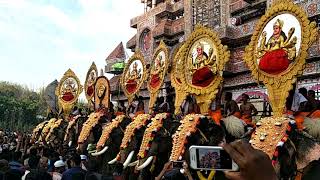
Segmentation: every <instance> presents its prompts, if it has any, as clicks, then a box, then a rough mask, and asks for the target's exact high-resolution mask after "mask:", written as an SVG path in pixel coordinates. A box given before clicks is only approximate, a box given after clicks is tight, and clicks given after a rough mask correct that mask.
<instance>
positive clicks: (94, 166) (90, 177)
mask: <svg viewBox="0 0 320 180" xmlns="http://www.w3.org/2000/svg"><path fill="white" fill-rule="evenodd" d="M98 170H99V164H98V161H97V160H93V159H91V160H90V161H89V162H88V172H87V174H86V178H85V179H86V180H102V174H99V173H98Z"/></svg>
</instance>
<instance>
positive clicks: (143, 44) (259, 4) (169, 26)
mask: <svg viewBox="0 0 320 180" xmlns="http://www.w3.org/2000/svg"><path fill="white" fill-rule="evenodd" d="M137 3H139V2H138V1H137ZM140 3H143V4H144V7H145V10H144V12H143V14H141V15H138V16H137V17H133V18H132V19H131V21H130V26H131V28H135V29H136V30H137V33H136V34H135V35H134V36H133V37H132V38H131V39H130V40H129V41H128V42H127V44H126V48H128V49H130V50H131V51H133V52H134V51H136V50H137V49H139V50H140V51H141V52H142V53H143V55H144V58H145V61H146V62H147V64H150V61H151V58H152V54H153V52H154V50H155V49H156V48H157V46H158V44H159V42H160V40H164V42H165V43H166V44H167V45H168V47H169V48H170V51H171V53H170V54H171V56H170V59H172V58H173V57H172V54H173V52H174V51H175V50H176V49H177V48H179V45H180V44H181V43H182V42H183V41H184V40H186V39H187V38H188V36H189V35H190V34H191V33H192V31H193V29H194V27H195V25H196V24H201V25H204V26H206V27H209V28H211V29H212V30H214V31H216V32H217V33H218V34H219V36H220V39H221V41H222V44H224V45H227V46H228V47H229V50H230V51H231V57H230V61H229V62H228V64H227V65H226V67H225V71H224V73H223V76H224V84H223V87H224V91H229V92H233V96H234V97H233V98H234V99H235V100H240V96H241V94H242V93H247V94H248V95H249V96H250V97H251V99H252V100H251V101H252V102H253V103H254V104H255V105H256V107H257V108H258V110H259V112H260V113H262V112H263V111H266V107H267V106H268V95H267V91H266V88H265V87H264V85H263V84H262V83H258V82H256V81H255V80H254V79H253V78H252V76H251V73H250V71H249V70H248V68H247V66H246V64H245V62H244V61H243V55H244V49H245V47H246V45H247V44H248V43H249V42H250V38H251V35H252V33H253V31H254V28H255V25H256V23H257V22H258V20H259V18H260V17H261V16H262V15H264V14H265V11H266V10H267V8H268V7H269V6H270V5H271V3H272V0H140ZM295 3H297V4H299V5H300V6H302V7H303V8H304V9H305V11H306V12H307V14H308V16H309V19H310V20H312V21H316V23H317V25H318V26H320V0H295ZM319 34H320V33H319ZM319 57H320V37H318V40H317V42H315V43H314V44H313V45H312V47H311V48H310V49H309V57H308V59H307V65H306V67H305V69H304V72H303V75H302V76H301V77H299V79H298V83H297V84H298V87H306V88H307V89H313V90H315V91H316V92H317V97H318V98H320V76H319V73H320V58H319ZM107 59H110V58H107ZM108 61H109V60H108ZM169 69H170V67H169ZM169 72H170V70H169ZM168 79H169V76H168V77H167V82H166V83H165V85H164V87H163V88H164V90H163V92H161V93H160V95H162V96H165V95H166V93H167V91H166V90H165V89H168V88H169V89H170V88H171V87H170V82H169V80H168ZM111 84H112V85H111V87H112V96H113V98H112V99H113V100H117V99H118V100H125V97H124V95H123V93H122V91H121V89H120V86H119V75H117V76H115V77H114V78H112V79H111ZM170 92H174V91H171V90H170ZM140 95H141V96H143V97H144V98H145V99H146V101H147V99H148V91H147V89H146V86H145V85H144V86H143V87H142V88H141V91H140ZM115 97H117V98H115Z"/></svg>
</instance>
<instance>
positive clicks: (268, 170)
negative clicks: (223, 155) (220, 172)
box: [222, 140, 278, 180]
mask: <svg viewBox="0 0 320 180" xmlns="http://www.w3.org/2000/svg"><path fill="white" fill-rule="evenodd" d="M222 146H223V148H224V150H225V151H227V153H228V154H229V155H230V157H231V158H232V159H233V160H234V161H235V162H236V163H237V165H238V166H239V170H240V171H239V172H231V171H230V172H225V175H226V177H227V178H228V179H230V180H247V179H252V180H277V179H278V178H277V175H276V172H275V170H274V168H273V166H272V163H271V159H270V158H269V156H268V155H267V154H266V153H264V152H262V151H260V150H257V149H254V148H253V147H252V146H251V145H250V144H249V143H246V142H244V141H243V140H237V141H234V142H232V143H230V144H223V145H222Z"/></svg>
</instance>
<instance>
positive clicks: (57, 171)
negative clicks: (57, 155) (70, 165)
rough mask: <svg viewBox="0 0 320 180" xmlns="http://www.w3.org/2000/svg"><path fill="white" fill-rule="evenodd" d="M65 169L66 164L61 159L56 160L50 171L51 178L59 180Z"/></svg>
mask: <svg viewBox="0 0 320 180" xmlns="http://www.w3.org/2000/svg"><path fill="white" fill-rule="evenodd" d="M65 169H66V164H65V163H64V162H63V160H58V161H56V162H55V163H54V171H53V172H52V180H61V179H62V173H63V172H64V171H65Z"/></svg>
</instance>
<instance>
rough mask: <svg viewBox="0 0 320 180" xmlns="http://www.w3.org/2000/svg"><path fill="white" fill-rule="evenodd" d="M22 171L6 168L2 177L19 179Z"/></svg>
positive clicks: (11, 179) (13, 179) (10, 179)
mask: <svg viewBox="0 0 320 180" xmlns="http://www.w3.org/2000/svg"><path fill="white" fill-rule="evenodd" d="M21 177H22V173H21V172H19V171H18V170H12V169H10V170H8V171H7V172H5V173H4V178H3V179H6V180H7V179H8V180H21Z"/></svg>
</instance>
